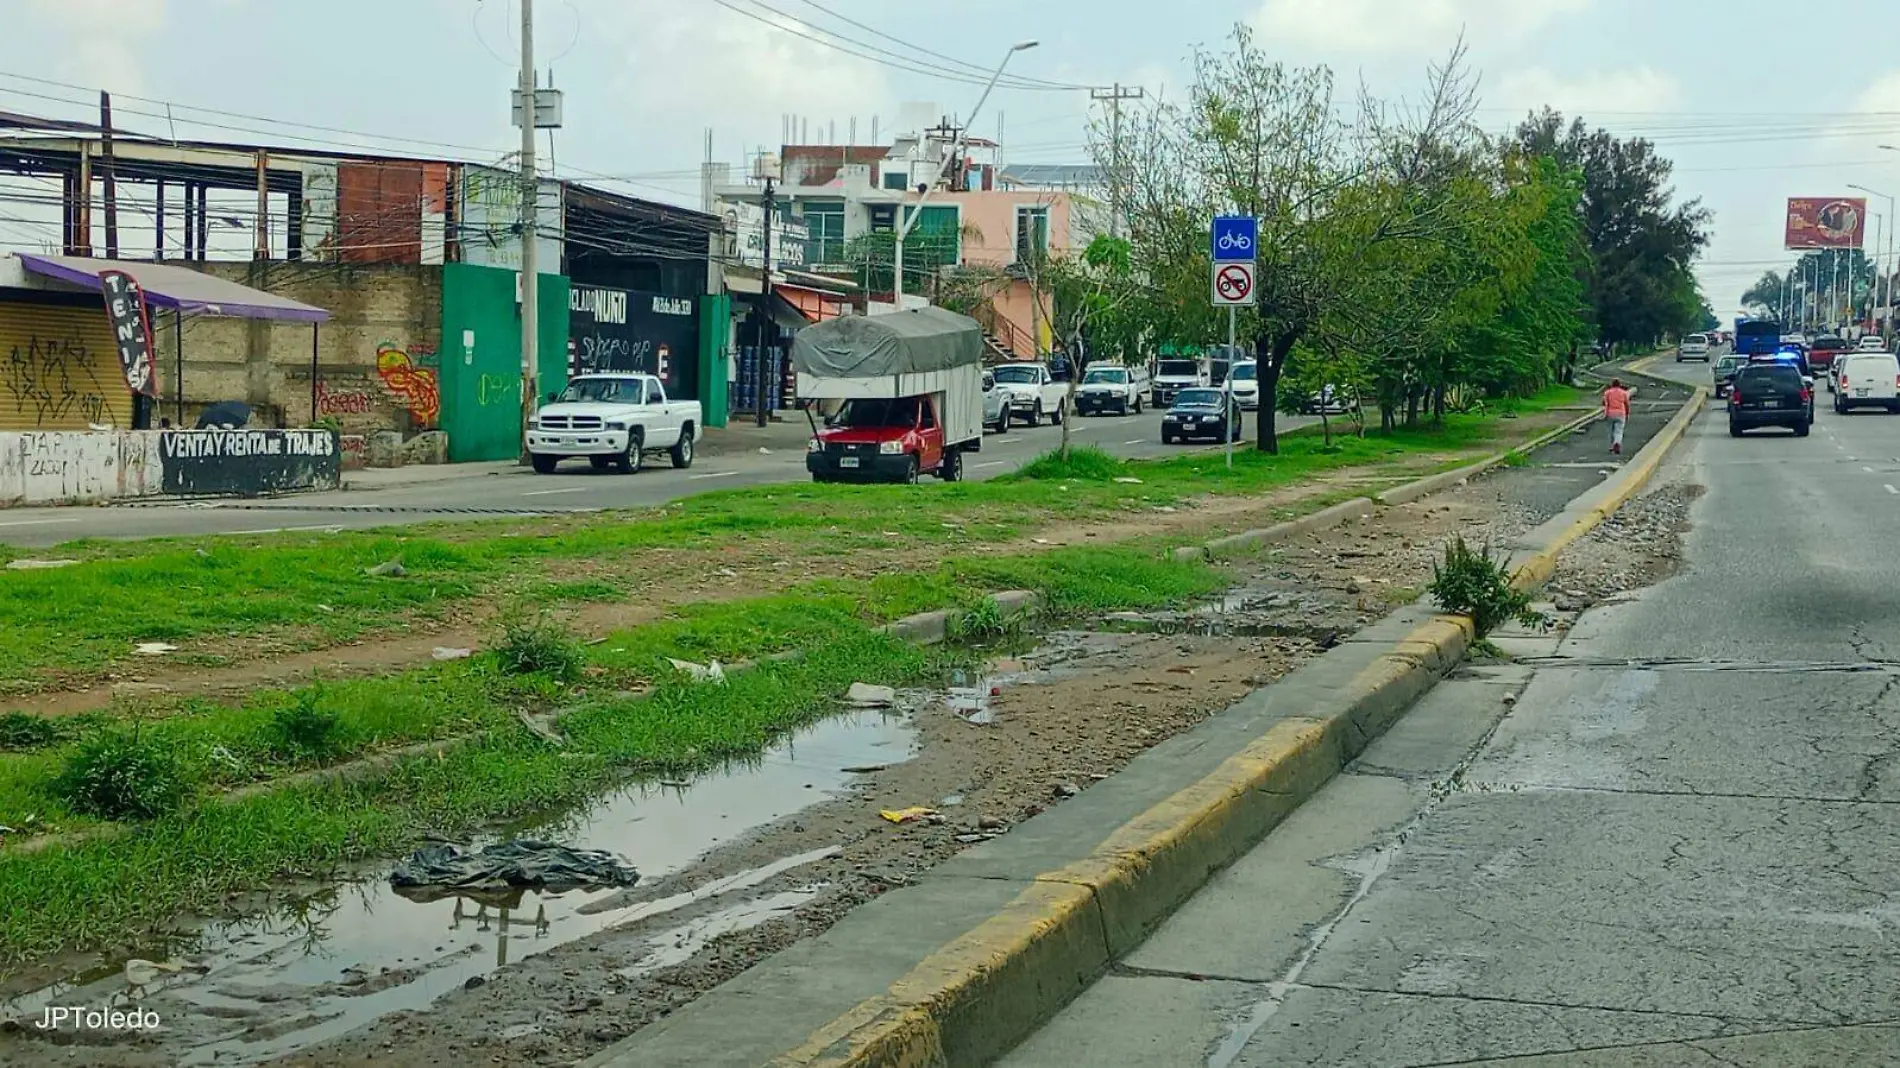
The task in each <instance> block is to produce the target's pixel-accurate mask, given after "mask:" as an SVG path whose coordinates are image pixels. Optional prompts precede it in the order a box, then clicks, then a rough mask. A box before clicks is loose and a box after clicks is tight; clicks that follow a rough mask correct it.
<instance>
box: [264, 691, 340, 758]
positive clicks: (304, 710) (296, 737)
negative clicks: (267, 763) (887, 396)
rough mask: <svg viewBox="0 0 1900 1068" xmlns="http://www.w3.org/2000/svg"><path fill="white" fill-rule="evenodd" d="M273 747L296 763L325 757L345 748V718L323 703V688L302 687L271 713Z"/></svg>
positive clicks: (271, 745) (273, 749)
mask: <svg viewBox="0 0 1900 1068" xmlns="http://www.w3.org/2000/svg"><path fill="white" fill-rule="evenodd" d="M269 737H270V750H271V753H272V754H273V755H275V756H276V757H277V758H278V759H280V760H286V761H290V762H292V763H302V762H305V761H324V760H328V759H329V758H331V757H333V756H335V755H337V754H338V753H340V752H342V751H343V749H344V748H345V746H344V740H343V731H342V721H341V718H340V717H339V716H338V715H337V713H336V712H335V711H333V710H331V709H328V708H325V707H324V706H323V688H322V687H320V686H311V687H309V688H307V689H303V690H299V691H297V693H296V694H295V695H294V696H293V697H292V698H291V702H290V704H287V705H283V706H281V707H279V708H278V709H277V710H276V711H274V712H272V713H271V722H270V732H269Z"/></svg>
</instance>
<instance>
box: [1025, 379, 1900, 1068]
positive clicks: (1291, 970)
mask: <svg viewBox="0 0 1900 1068" xmlns="http://www.w3.org/2000/svg"><path fill="white" fill-rule="evenodd" d="M1656 370H1657V372H1658V373H1660V374H1663V375H1667V376H1670V377H1675V378H1678V379H1680V380H1682V381H1685V382H1693V383H1696V384H1701V383H1702V382H1704V381H1706V376H1707V373H1708V372H1707V371H1706V370H1705V369H1704V368H1703V367H1702V365H1700V364H1688V365H1681V366H1678V365H1675V364H1673V363H1670V362H1667V361H1665V362H1662V363H1661V364H1660V365H1659V366H1657V368H1656ZM1639 396H1640V394H1639ZM1823 396H1825V394H1824V395H1823ZM1818 418H1819V421H1818V423H1817V425H1816V428H1815V431H1814V434H1813V435H1812V436H1811V437H1809V438H1806V439H1798V438H1795V437H1793V436H1792V435H1790V434H1787V433H1786V432H1777V431H1764V432H1761V433H1759V434H1750V435H1748V436H1747V437H1744V438H1742V439H1731V438H1729V437H1728V434H1727V427H1726V423H1725V421H1724V420H1723V419H1722V418H1721V414H1720V410H1719V409H1715V410H1712V411H1711V412H1710V413H1708V417H1705V418H1703V419H1702V420H1700V421H1698V423H1697V424H1696V425H1695V426H1694V427H1693V428H1692V429H1691V432H1690V436H1689V438H1688V439H1687V440H1686V441H1685V443H1684V444H1683V445H1682V446H1679V447H1678V449H1677V452H1676V453H1675V455H1674V456H1673V457H1672V459H1671V461H1670V464H1669V465H1668V467H1667V468H1666V470H1665V472H1664V473H1663V475H1662V478H1663V479H1664V480H1668V479H1669V478H1671V477H1687V478H1689V479H1691V480H1693V481H1696V482H1700V483H1701V484H1703V485H1704V486H1705V487H1706V492H1705V494H1704V495H1703V496H1702V497H1701V499H1700V500H1699V501H1698V502H1697V503H1696V504H1695V505H1694V507H1693V510H1692V512H1691V521H1692V530H1691V532H1690V534H1689V535H1688V536H1687V538H1686V544H1685V547H1684V550H1685V554H1686V558H1685V567H1684V569H1683V570H1682V572H1681V573H1679V574H1678V575H1677V576H1676V577H1674V578H1672V579H1670V580H1668V581H1666V582H1664V583H1661V584H1659V585H1657V586H1654V587H1651V588H1649V589H1648V590H1645V591H1643V592H1641V593H1640V594H1636V595H1633V596H1631V597H1629V598H1627V599H1623V600H1620V601H1614V602H1611V603H1607V604H1605V605H1603V606H1600V607H1598V608H1596V609H1593V610H1591V611H1589V612H1587V613H1585V614H1584V615H1583V617H1582V618H1581V619H1580V620H1579V621H1578V622H1577V624H1576V626H1575V628H1574V629H1573V631H1572V632H1571V634H1570V635H1569V636H1568V637H1566V638H1564V639H1563V640H1562V641H1561V642H1559V641H1557V640H1555V639H1542V640H1541V641H1533V642H1532V648H1538V647H1540V646H1541V648H1542V653H1543V655H1541V656H1539V657H1538V658H1537V659H1534V660H1531V661H1528V662H1521V663H1517V664H1511V665H1505V666H1498V667H1479V668H1474V669H1468V670H1466V671H1464V672H1461V673H1460V674H1459V676H1458V677H1456V678H1454V679H1453V680H1452V681H1449V682H1447V683H1445V684H1443V685H1441V687H1440V688H1439V689H1438V690H1437V691H1435V692H1434V693H1433V694H1432V695H1431V696H1429V697H1428V698H1427V699H1426V700H1425V701H1424V702H1422V703H1421V705H1420V706H1419V707H1418V708H1416V709H1415V710H1414V711H1413V712H1412V713H1411V714H1410V715H1409V716H1408V717H1406V719H1404V720H1402V721H1401V722H1400V724H1399V725H1398V726H1397V727H1395V728H1394V730H1393V731H1392V732H1391V733H1390V734H1388V735H1387V736H1386V737H1385V738H1384V739H1382V740H1381V741H1380V742H1378V743H1377V744H1376V745H1375V746H1374V747H1373V748H1371V749H1370V750H1368V751H1367V753H1366V754H1365V755H1364V757H1362V759H1361V760H1360V761H1359V762H1358V763H1357V764H1356V765H1355V766H1354V767H1353V768H1352V769H1350V771H1349V773H1348V774H1345V775H1342V776H1340V777H1339V778H1338V779H1336V780H1335V781H1334V782H1333V783H1332V784H1330V785H1329V786H1328V787H1327V788H1326V790H1324V791H1323V792H1322V793H1320V794H1319V795H1318V796H1317V797H1316V798H1315V799H1313V800H1312V801H1310V802H1308V803H1307V804H1306V805H1305V806H1304V807H1303V808H1302V809H1301V810H1300V811H1299V812H1297V813H1296V814H1295V815H1294V816H1293V817H1292V818H1291V819H1289V821H1288V822H1287V823H1286V824H1284V825H1282V827H1281V828H1279V829H1278V830H1276V831H1275V833H1274V834H1272V835H1270V836H1269V837H1268V839H1267V840H1266V841H1264V842H1263V843H1262V844H1261V845H1260V846H1259V847H1258V848H1256V849H1255V850H1254V851H1253V853H1252V854H1250V855H1249V856H1247V857H1246V858H1243V859H1242V860H1241V861H1240V862H1238V863H1237V864H1236V865H1234V866H1233V867H1232V868H1230V869H1229V870H1228V871H1226V872H1224V873H1223V874H1221V875H1220V876H1218V877H1217V878H1216V879H1215V880H1214V881H1213V882H1212V883H1210V884H1209V886H1208V887H1207V888H1205V889H1204V890H1203V891H1202V892H1201V893H1200V894H1199V895H1198V896H1197V897H1196V898H1195V899H1194V900H1192V901H1191V902H1189V903H1188V905H1186V906H1185V907H1184V908H1183V909H1182V910H1181V911H1180V912H1179V913H1178V914H1177V915H1176V916H1175V917H1173V918H1172V919H1171V920H1170V921H1169V922H1168V923H1167V924H1165V925H1164V926H1163V927H1162V928H1161V929H1160V930H1159V931H1157V932H1156V934H1155V935H1154V936H1153V937H1151V938H1150V939H1149V940H1148V942H1147V943H1146V944H1145V945H1144V946H1142V947H1141V948H1140V949H1139V950H1138V951H1137V952H1136V953H1135V954H1133V955H1132V956H1131V957H1130V958H1129V959H1128V960H1126V961H1124V962H1122V964H1121V965H1120V967H1118V969H1117V970H1116V971H1115V972H1113V973H1112V974H1111V975H1110V976H1109V977H1107V978H1105V979H1103V980H1101V981H1100V982H1099V983H1097V984H1096V986H1095V987H1094V988H1092V989H1091V990H1090V991H1088V992H1087V993H1086V994H1084V996H1083V997H1082V998H1081V999H1079V1000H1078V1001H1077V1002H1076V1003H1075V1004H1073V1005H1072V1006H1070V1008H1069V1009H1068V1010H1067V1011H1066V1012H1065V1013H1064V1014H1063V1015H1062V1016H1060V1017H1058V1019H1057V1020H1056V1021H1054V1022H1053V1023H1052V1024H1051V1025H1050V1026H1048V1027H1046V1028H1045V1029H1044V1030H1043V1031H1042V1032H1041V1033H1039V1034H1038V1035H1036V1036H1034V1037H1032V1038H1031V1039H1030V1040H1029V1041H1028V1042H1027V1043H1025V1044H1024V1045H1023V1046H1022V1047H1021V1048H1019V1049H1018V1050H1017V1051H1015V1052H1014V1053H1013V1054H1012V1055H1010V1056H1009V1057H1008V1058H1006V1059H1005V1060H1004V1062H1003V1063H1004V1064H1006V1065H1008V1066H1009V1068H1042V1066H1051V1068H1056V1066H1060V1068H1068V1066H1070V1065H1074V1064H1089V1065H1109V1066H1112V1065H1143V1066H1170V1065H1180V1066H1188V1065H1192V1066H1197V1068H1198V1066H1208V1068H1228V1066H1230V1065H1233V1066H1266V1065H1295V1064H1297V1065H1339V1066H1345V1065H1353V1066H1379V1065H1450V1064H1457V1065H1478V1064H1485V1065H1491V1064H1497V1065H1504V1064H1509V1065H1513V1066H1517V1065H1524V1066H1547V1068H1553V1066H1563V1068H1577V1066H1611V1065H1618V1066H1623V1065H1639V1066H1674V1065H1746V1066H1750V1068H1792V1066H1803V1065H1815V1066H1830V1068H1832V1066H1837V1065H1843V1064H1857V1065H1858V1064H1867V1065H1873V1064H1883V1065H1886V1064H1900V954H1897V953H1895V952H1894V948H1893V945H1894V943H1893V932H1894V929H1895V927H1896V926H1897V925H1900V819H1896V816H1897V815H1900V686H1897V685H1896V683H1900V563H1897V562H1896V556H1895V554H1894V552H1893V551H1892V548H1891V546H1892V544H1893V543H1894V540H1895V538H1896V536H1900V416H1888V415H1885V414H1873V413H1867V414H1854V415H1849V416H1838V415H1835V414H1833V413H1832V411H1830V410H1828V409H1827V408H1826V406H1825V404H1823V405H1822V407H1821V410H1820V412H1819V416H1818ZM1511 697H1515V701H1514V703H1512V702H1511V701H1510V700H1509V698H1511Z"/></svg>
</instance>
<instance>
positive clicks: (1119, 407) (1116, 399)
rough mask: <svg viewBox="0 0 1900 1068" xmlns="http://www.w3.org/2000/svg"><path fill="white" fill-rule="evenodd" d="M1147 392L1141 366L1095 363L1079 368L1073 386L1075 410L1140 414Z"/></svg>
mask: <svg viewBox="0 0 1900 1068" xmlns="http://www.w3.org/2000/svg"><path fill="white" fill-rule="evenodd" d="M1147 392H1148V378H1147V375H1146V374H1145V373H1144V372H1142V371H1141V369H1139V368H1135V367H1127V366H1124V365H1122V364H1119V363H1095V364H1092V365H1090V367H1089V369H1088V370H1086V371H1084V372H1082V382H1081V384H1080V385H1078V386H1076V387H1075V414H1077V415H1097V414H1102V413H1107V412H1114V413H1115V414H1116V415H1140V414H1141V407H1142V404H1143V403H1144V402H1145V401H1146V400H1147V396H1146V394H1147Z"/></svg>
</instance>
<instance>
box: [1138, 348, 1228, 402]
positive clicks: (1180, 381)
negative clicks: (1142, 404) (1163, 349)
mask: <svg viewBox="0 0 1900 1068" xmlns="http://www.w3.org/2000/svg"><path fill="white" fill-rule="evenodd" d="M1212 374H1213V372H1212V370H1211V368H1210V361H1208V360H1204V359H1201V358H1200V357H1195V356H1164V357H1162V358H1161V359H1159V360H1156V361H1155V370H1154V376H1153V377H1154V384H1153V386H1152V387H1151V390H1152V392H1151V395H1150V397H1149V399H1150V400H1151V401H1153V402H1154V406H1155V407H1157V408H1165V407H1167V406H1169V405H1171V404H1173V403H1174V397H1175V394H1177V393H1180V392H1181V391H1182V390H1184V389H1193V388H1195V387H1196V386H1207V385H1212V384H1213V381H1212Z"/></svg>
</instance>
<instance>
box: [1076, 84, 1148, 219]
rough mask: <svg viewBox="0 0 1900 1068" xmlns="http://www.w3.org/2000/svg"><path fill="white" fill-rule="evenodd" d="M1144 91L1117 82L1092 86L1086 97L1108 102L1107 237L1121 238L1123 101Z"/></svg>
mask: <svg viewBox="0 0 1900 1068" xmlns="http://www.w3.org/2000/svg"><path fill="white" fill-rule="evenodd" d="M1145 93H1146V90H1143V89H1141V88H1139V87H1131V88H1126V89H1124V88H1123V87H1122V84H1121V83H1120V82H1116V83H1115V87H1114V88H1112V89H1091V90H1089V99H1091V100H1103V101H1107V102H1108V114H1109V120H1108V159H1109V168H1110V170H1112V171H1113V172H1114V173H1112V174H1110V175H1109V176H1108V236H1110V237H1120V236H1121V229H1122V202H1121V183H1122V101H1124V100H1140V99H1141V98H1142V96H1143V95H1144V94H1145Z"/></svg>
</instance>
